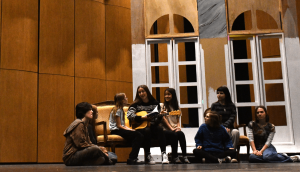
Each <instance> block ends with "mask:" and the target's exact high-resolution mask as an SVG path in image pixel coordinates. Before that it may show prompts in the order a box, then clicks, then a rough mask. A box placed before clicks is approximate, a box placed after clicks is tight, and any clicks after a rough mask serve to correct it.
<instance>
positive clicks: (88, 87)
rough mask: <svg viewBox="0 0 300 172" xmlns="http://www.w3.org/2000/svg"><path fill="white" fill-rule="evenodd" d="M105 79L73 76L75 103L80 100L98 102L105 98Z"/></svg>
mask: <svg viewBox="0 0 300 172" xmlns="http://www.w3.org/2000/svg"><path fill="white" fill-rule="evenodd" d="M106 94H107V93H106V81H105V80H100V79H92V78H78V77H76V78H75V105H76V104H78V103H80V102H89V103H98V102H102V101H105V100H106Z"/></svg>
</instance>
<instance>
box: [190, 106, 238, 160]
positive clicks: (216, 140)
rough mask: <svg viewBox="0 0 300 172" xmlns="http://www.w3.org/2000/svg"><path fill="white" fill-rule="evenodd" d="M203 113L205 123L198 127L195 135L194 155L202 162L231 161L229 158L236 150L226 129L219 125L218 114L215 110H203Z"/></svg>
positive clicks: (233, 155) (234, 154)
mask: <svg viewBox="0 0 300 172" xmlns="http://www.w3.org/2000/svg"><path fill="white" fill-rule="evenodd" d="M204 115H205V123H204V124H202V125H201V126H200V127H199V130H198V132H197V134H196V136H195V142H196V149H194V151H193V153H194V155H195V156H196V158H198V159H199V160H202V162H203V160H204V162H211V163H218V162H219V163H222V162H232V159H231V158H235V156H236V151H235V149H234V148H233V145H232V141H231V139H230V137H229V135H228V134H227V131H226V129H225V128H224V127H223V126H222V125H220V117H219V115H218V114H217V112H215V111H205V113H204ZM203 158H204V159H203Z"/></svg>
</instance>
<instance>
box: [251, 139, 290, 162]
mask: <svg viewBox="0 0 300 172" xmlns="http://www.w3.org/2000/svg"><path fill="white" fill-rule="evenodd" d="M261 149H262V148H260V149H257V150H261ZM249 162H254V163H262V162H273V163H274V162H293V160H292V159H291V158H290V157H288V156H285V155H282V154H280V153H277V151H276V149H275V147H274V146H273V145H272V144H271V145H270V146H269V147H268V148H267V149H266V150H265V151H264V152H263V155H262V156H256V155H254V154H251V155H250V157H249Z"/></svg>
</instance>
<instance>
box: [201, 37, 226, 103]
mask: <svg viewBox="0 0 300 172" xmlns="http://www.w3.org/2000/svg"><path fill="white" fill-rule="evenodd" d="M200 43H201V45H202V48H203V51H204V58H205V59H204V61H205V62H204V63H205V80H206V96H207V100H208V97H209V88H213V89H214V90H216V89H217V88H218V87H220V86H222V85H227V81H226V63H225V50H224V45H225V44H227V38H211V39H200ZM216 96H217V95H216ZM207 102H208V101H207ZM210 106H211V105H209V104H208V105H207V107H210Z"/></svg>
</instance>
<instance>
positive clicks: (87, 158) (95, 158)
mask: <svg viewBox="0 0 300 172" xmlns="http://www.w3.org/2000/svg"><path fill="white" fill-rule="evenodd" d="M107 158H108V157H107V156H106V155H105V154H104V153H103V152H102V151H101V150H100V148H99V147H98V146H96V145H93V146H91V147H87V148H85V149H82V150H78V151H77V152H75V153H74V154H73V155H72V156H71V158H70V159H69V160H68V161H67V162H65V164H66V165H67V166H77V165H101V164H104V163H105V162H106V161H108V159H107Z"/></svg>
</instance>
